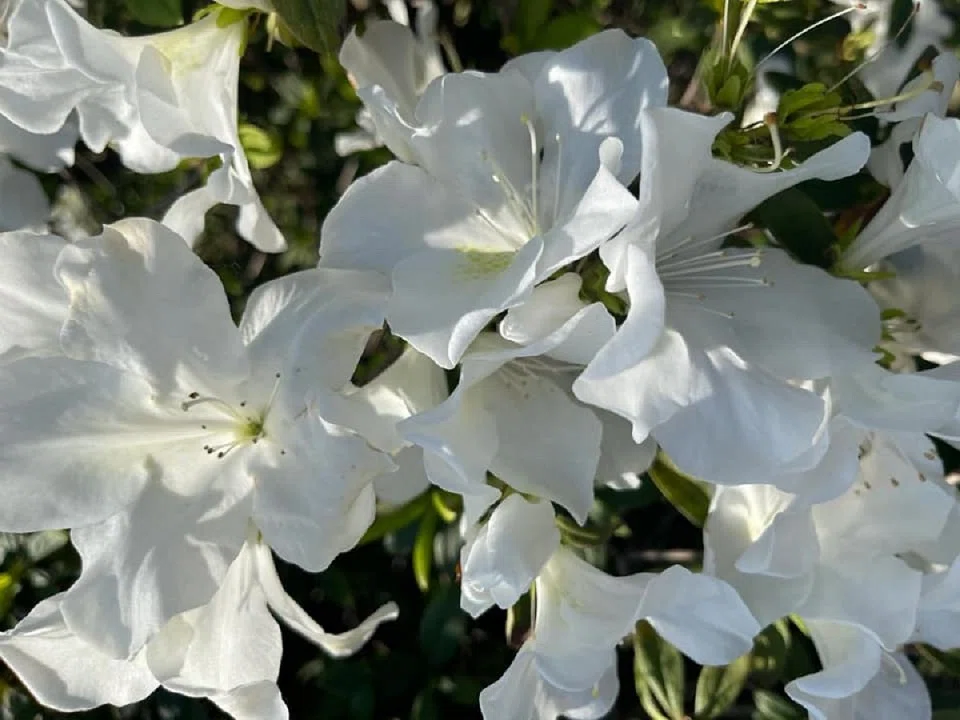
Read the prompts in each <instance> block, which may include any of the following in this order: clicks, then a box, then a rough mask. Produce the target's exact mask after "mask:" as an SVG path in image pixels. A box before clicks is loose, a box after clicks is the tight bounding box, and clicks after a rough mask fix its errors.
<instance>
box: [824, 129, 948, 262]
mask: <svg viewBox="0 0 960 720" xmlns="http://www.w3.org/2000/svg"><path fill="white" fill-rule="evenodd" d="M958 138H960V121H958V120H956V119H955V118H946V119H944V118H939V117H937V116H936V115H932V114H929V115H927V116H926V118H924V121H923V128H922V129H921V130H920V132H919V133H918V134H917V136H916V138H915V139H914V142H913V152H914V158H913V162H911V163H910V167H909V168H908V169H907V172H906V174H905V176H904V178H903V180H902V181H901V182H900V184H899V185H897V186H896V188H894V190H893V193H892V194H891V195H890V197H889V198H887V201H886V202H885V203H884V204H883V207H881V208H880V211H879V212H878V213H877V214H876V215H875V216H874V217H873V219H872V220H871V221H870V222H869V223H868V224H867V226H866V227H865V228H864V229H863V231H862V232H861V233H860V234H859V235H857V237H856V238H855V239H854V241H853V242H852V243H851V244H850V245H849V246H848V247H847V248H846V249H845V250H844V252H843V255H842V256H841V258H840V265H841V266H842V267H843V268H846V269H848V270H851V271H856V270H862V269H863V268H866V267H869V266H871V265H873V264H874V263H876V262H879V261H880V260H883V259H884V258H886V257H889V256H891V255H893V254H894V253H897V252H900V251H902V250H907V249H908V248H911V247H914V246H915V245H919V244H921V243H924V242H928V241H932V240H937V239H938V238H948V237H950V236H951V235H952V234H953V233H954V232H956V229H957V227H958V226H960V209H958V208H960V202H958V197H960V195H958V193H960V174H958V168H960V155H958V150H957V148H958V147H960V143H958Z"/></svg>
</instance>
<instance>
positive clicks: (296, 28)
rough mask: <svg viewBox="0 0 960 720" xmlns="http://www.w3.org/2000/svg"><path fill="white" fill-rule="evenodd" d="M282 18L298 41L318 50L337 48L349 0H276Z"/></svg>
mask: <svg viewBox="0 0 960 720" xmlns="http://www.w3.org/2000/svg"><path fill="white" fill-rule="evenodd" d="M273 6H274V7H275V8H276V9H277V15H279V17H280V20H281V22H282V29H284V30H286V31H288V32H289V33H290V34H291V35H293V37H294V38H296V39H297V41H298V42H299V43H300V44H302V45H305V46H307V47H308V48H310V49H311V50H314V51H316V52H318V53H329V52H335V51H336V49H337V45H338V44H339V35H340V31H339V28H340V21H341V20H342V19H343V16H344V13H345V12H346V0H273Z"/></svg>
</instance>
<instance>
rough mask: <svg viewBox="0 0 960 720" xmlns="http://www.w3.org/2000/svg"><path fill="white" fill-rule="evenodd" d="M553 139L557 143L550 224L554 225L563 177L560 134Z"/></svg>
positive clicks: (558, 209) (558, 210)
mask: <svg viewBox="0 0 960 720" xmlns="http://www.w3.org/2000/svg"><path fill="white" fill-rule="evenodd" d="M553 139H554V140H555V141H556V143H557V169H556V173H555V174H556V182H555V183H554V185H553V220H552V224H554V225H556V223H557V215H558V214H559V213H560V178H562V177H563V175H562V174H561V168H562V166H563V163H562V160H563V146H562V145H561V144H560V133H557V134H556V135H554V136H553Z"/></svg>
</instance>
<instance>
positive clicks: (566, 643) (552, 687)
mask: <svg viewBox="0 0 960 720" xmlns="http://www.w3.org/2000/svg"><path fill="white" fill-rule="evenodd" d="M640 620H648V621H649V622H650V624H651V625H652V626H653V627H654V628H655V629H656V630H657V632H659V633H660V634H661V635H662V636H663V637H664V638H666V639H667V640H668V641H669V642H671V643H673V644H674V645H676V646H677V647H678V648H679V649H680V650H681V651H683V652H684V653H686V654H688V655H690V656H691V657H692V658H693V659H694V660H696V661H697V662H701V663H707V664H724V663H727V662H730V661H731V660H733V659H735V658H737V657H739V656H740V655H742V654H743V653H744V652H746V651H747V650H748V649H749V648H750V647H751V645H752V643H753V637H754V635H756V633H757V632H759V629H760V626H759V625H758V624H757V622H756V620H755V619H754V618H753V616H752V615H751V614H750V613H749V611H747V609H746V607H745V606H744V605H743V602H742V601H741V600H740V598H739V597H738V596H737V594H736V593H735V592H734V591H733V589H732V588H731V587H730V586H729V585H727V584H726V583H724V582H722V581H718V580H717V579H716V578H711V577H707V576H703V575H695V574H693V573H691V572H690V571H688V570H686V569H684V568H681V567H679V566H674V567H671V568H669V569H668V570H666V571H664V572H663V573H660V574H656V573H638V574H636V575H630V576H627V577H612V576H610V575H607V574H606V573H604V572H602V571H600V570H598V569H596V568H595V567H593V566H591V565H589V564H588V563H586V562H585V561H583V560H581V559H580V558H578V557H577V556H576V555H574V554H573V553H572V552H571V551H570V550H568V549H566V548H559V549H557V550H556V551H555V552H554V553H553V555H552V556H551V558H550V560H549V561H548V562H547V563H546V565H545V566H544V568H543V571H542V572H541V573H540V575H539V577H538V578H537V580H536V612H535V620H534V627H533V634H532V639H531V640H529V641H528V642H527V644H526V645H525V647H524V648H523V649H521V651H520V652H519V653H518V655H517V657H516V658H515V660H514V662H513V664H512V665H511V666H510V669H508V670H507V673H506V674H505V675H504V677H502V678H501V679H500V680H499V681H498V682H497V683H495V684H494V685H492V686H491V687H489V688H487V689H486V690H485V691H484V692H483V693H482V694H481V698H480V704H481V708H482V709H483V711H484V717H487V718H490V720H493V718H496V717H520V718H537V719H540V718H555V717H556V716H557V714H559V713H560V712H563V713H565V714H567V715H569V716H570V717H583V718H596V717H601V716H602V714H603V712H605V711H606V710H608V709H609V707H610V706H611V705H612V702H613V699H615V697H616V691H617V686H616V684H615V683H614V682H613V681H612V678H611V674H615V665H614V663H615V655H614V652H613V650H614V648H616V646H617V645H618V644H619V643H620V641H621V640H622V639H623V638H624V637H626V636H628V635H629V634H631V633H632V632H633V630H634V627H635V626H636V623H637V622H639V621H640ZM520 683H524V685H523V687H525V688H526V692H521V690H520ZM531 686H532V688H533V692H530V688H531ZM590 700H592V702H589V701H590ZM571 710H573V711H576V713H577V714H574V713H573V712H571Z"/></svg>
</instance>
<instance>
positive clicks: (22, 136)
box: [0, 115, 80, 172]
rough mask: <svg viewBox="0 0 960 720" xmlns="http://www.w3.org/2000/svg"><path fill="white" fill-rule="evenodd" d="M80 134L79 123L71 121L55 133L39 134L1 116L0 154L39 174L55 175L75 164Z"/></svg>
mask: <svg viewBox="0 0 960 720" xmlns="http://www.w3.org/2000/svg"><path fill="white" fill-rule="evenodd" d="M79 135H80V130H79V128H78V127H77V123H76V122H74V121H72V120H68V121H67V122H66V123H65V124H64V125H63V127H61V128H60V129H59V130H58V131H57V132H55V133H52V134H49V135H37V134H35V133H31V132H27V131H26V130H24V129H23V128H21V127H19V126H18V125H14V124H13V123H12V122H10V121H9V120H7V118H5V117H4V116H3V115H0V152H4V153H7V154H8V155H11V156H12V157H14V158H15V159H16V160H18V161H20V162H22V163H23V164H24V165H26V166H27V167H29V168H31V169H33V170H38V171H40V172H54V171H56V170H60V169H62V168H64V167H67V166H69V165H73V160H74V146H75V145H76V144H77V138H78V137H79Z"/></svg>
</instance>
